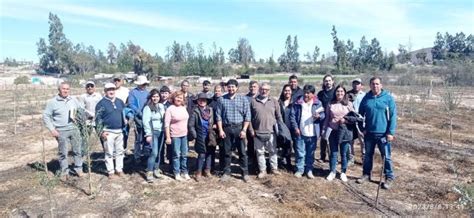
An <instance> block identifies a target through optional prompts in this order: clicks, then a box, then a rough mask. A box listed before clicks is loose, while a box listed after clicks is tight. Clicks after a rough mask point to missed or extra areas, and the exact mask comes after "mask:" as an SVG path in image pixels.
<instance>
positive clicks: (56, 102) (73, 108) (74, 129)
mask: <svg viewBox="0 0 474 218" xmlns="http://www.w3.org/2000/svg"><path fill="white" fill-rule="evenodd" d="M58 91H59V93H58V95H57V96H54V97H53V98H52V99H50V100H49V101H48V103H47V104H46V109H45V110H44V112H43V122H44V125H45V126H46V128H47V129H48V130H49V132H50V133H51V136H53V137H54V138H55V139H56V140H57V141H58V150H59V152H58V155H59V157H58V159H59V165H60V167H61V169H60V175H61V180H63V181H64V180H67V179H68V176H69V163H68V160H67V155H68V148H67V145H68V144H69V143H70V144H71V146H72V155H73V157H74V171H75V172H76V175H77V176H79V177H81V176H82V175H83V172H82V155H81V144H82V143H81V142H82V138H81V134H80V131H79V128H78V125H76V123H77V120H78V119H77V118H78V111H81V110H82V111H83V110H84V107H83V106H82V105H81V104H80V103H79V101H78V100H77V99H76V98H73V97H71V96H70V95H69V94H70V85H69V84H68V83H66V82H62V83H61V84H59V87H58Z"/></svg>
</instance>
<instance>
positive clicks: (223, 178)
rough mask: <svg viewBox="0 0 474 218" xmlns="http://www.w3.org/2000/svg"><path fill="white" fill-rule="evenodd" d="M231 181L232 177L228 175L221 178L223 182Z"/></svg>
mask: <svg viewBox="0 0 474 218" xmlns="http://www.w3.org/2000/svg"><path fill="white" fill-rule="evenodd" d="M229 179H230V176H229V175H227V174H224V175H222V176H221V178H220V179H219V181H221V182H227V181H229Z"/></svg>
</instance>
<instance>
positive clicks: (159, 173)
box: [153, 170, 162, 179]
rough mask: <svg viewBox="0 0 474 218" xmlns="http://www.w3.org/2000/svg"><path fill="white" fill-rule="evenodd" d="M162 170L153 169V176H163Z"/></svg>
mask: <svg viewBox="0 0 474 218" xmlns="http://www.w3.org/2000/svg"><path fill="white" fill-rule="evenodd" d="M161 175H162V172H161V170H153V176H154V177H156V178H157V179H159V178H161Z"/></svg>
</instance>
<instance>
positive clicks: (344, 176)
mask: <svg viewBox="0 0 474 218" xmlns="http://www.w3.org/2000/svg"><path fill="white" fill-rule="evenodd" d="M341 180H342V181H343V182H347V176H346V174H345V173H341Z"/></svg>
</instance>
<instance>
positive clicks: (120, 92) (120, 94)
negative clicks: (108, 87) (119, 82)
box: [115, 86, 130, 104]
mask: <svg viewBox="0 0 474 218" xmlns="http://www.w3.org/2000/svg"><path fill="white" fill-rule="evenodd" d="M129 92H130V90H128V89H127V88H125V87H123V86H120V88H118V89H116V90H115V97H117V98H118V99H120V100H122V101H123V103H125V104H127V98H128V93H129Z"/></svg>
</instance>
